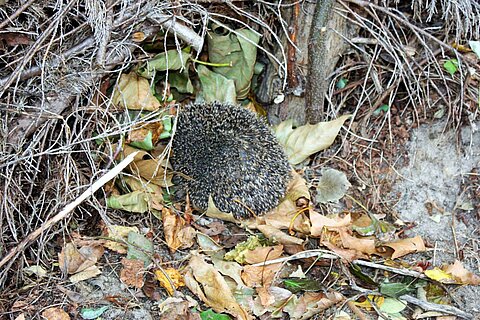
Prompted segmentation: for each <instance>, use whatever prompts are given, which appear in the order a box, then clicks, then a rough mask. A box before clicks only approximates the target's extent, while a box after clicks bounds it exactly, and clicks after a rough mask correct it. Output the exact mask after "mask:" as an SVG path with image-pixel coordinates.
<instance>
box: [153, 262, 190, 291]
mask: <svg viewBox="0 0 480 320" xmlns="http://www.w3.org/2000/svg"><path fill="white" fill-rule="evenodd" d="M155 276H156V278H157V280H158V281H159V282H160V286H161V287H163V288H165V290H167V292H168V294H169V295H170V296H173V293H174V292H175V289H177V288H180V287H183V286H185V280H184V279H183V276H182V275H181V274H180V272H178V270H177V269H174V268H166V269H163V272H162V270H155ZM172 285H173V287H172Z"/></svg>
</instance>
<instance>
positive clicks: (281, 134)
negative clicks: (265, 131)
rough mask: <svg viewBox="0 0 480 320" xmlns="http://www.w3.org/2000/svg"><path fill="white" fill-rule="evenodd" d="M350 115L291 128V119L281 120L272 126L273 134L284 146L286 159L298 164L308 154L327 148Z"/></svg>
mask: <svg viewBox="0 0 480 320" xmlns="http://www.w3.org/2000/svg"><path fill="white" fill-rule="evenodd" d="M350 117H351V115H343V116H341V117H340V118H337V119H335V120H333V121H328V122H320V123H317V124H315V125H312V124H306V125H303V126H301V127H298V128H296V129H293V120H292V119H289V120H286V121H283V122H282V123H280V124H279V125H278V126H276V127H275V128H274V131H275V136H276V137H277V139H278V141H279V142H280V144H282V145H283V146H284V148H285V151H286V153H287V156H288V161H289V162H290V163H291V164H299V163H300V162H302V161H304V160H305V159H307V158H308V157H309V156H310V155H312V154H314V153H316V152H318V151H321V150H324V149H326V148H328V147H329V146H330V145H331V144H332V143H333V141H334V140H335V138H336V137H337V135H338V132H339V131H340V128H341V127H342V125H343V123H344V122H345V121H346V120H347V119H349V118H350Z"/></svg>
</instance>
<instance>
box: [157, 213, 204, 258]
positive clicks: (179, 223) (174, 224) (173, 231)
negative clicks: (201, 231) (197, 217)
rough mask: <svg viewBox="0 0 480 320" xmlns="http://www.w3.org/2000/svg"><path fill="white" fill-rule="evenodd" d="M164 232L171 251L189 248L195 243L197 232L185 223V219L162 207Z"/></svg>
mask: <svg viewBox="0 0 480 320" xmlns="http://www.w3.org/2000/svg"><path fill="white" fill-rule="evenodd" d="M162 221H163V232H164V234H165V241H166V243H167V246H168V247H169V248H170V251H172V252H175V251H176V250H177V249H179V248H182V249H185V248H189V247H191V246H192V245H193V243H194V239H195V235H196V232H195V230H194V229H193V228H192V227H190V226H187V225H185V220H184V219H183V218H182V217H180V216H179V215H178V214H176V213H174V212H172V211H171V210H170V209H168V208H165V207H164V208H163V209H162Z"/></svg>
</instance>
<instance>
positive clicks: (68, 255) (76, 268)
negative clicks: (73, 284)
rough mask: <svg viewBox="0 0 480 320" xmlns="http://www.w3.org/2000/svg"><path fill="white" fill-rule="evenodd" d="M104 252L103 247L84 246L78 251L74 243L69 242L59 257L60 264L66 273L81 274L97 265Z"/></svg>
mask: <svg viewBox="0 0 480 320" xmlns="http://www.w3.org/2000/svg"><path fill="white" fill-rule="evenodd" d="M104 251H105V250H104V248H103V247H102V246H83V247H81V248H80V249H77V248H76V247H75V245H74V244H73V243H72V242H69V243H67V244H66V245H65V247H63V248H62V252H61V253H60V254H59V255H58V263H59V265H60V269H62V271H63V272H64V273H68V274H73V273H77V272H81V271H83V270H85V269H88V268H89V267H91V266H93V265H95V264H96V263H97V261H98V259H100V258H101V257H102V255H103V253H104Z"/></svg>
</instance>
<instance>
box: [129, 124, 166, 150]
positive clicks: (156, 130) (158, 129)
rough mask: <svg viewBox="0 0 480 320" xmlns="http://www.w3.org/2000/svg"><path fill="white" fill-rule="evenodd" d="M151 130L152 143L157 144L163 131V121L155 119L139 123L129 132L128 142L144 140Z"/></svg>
mask: <svg viewBox="0 0 480 320" xmlns="http://www.w3.org/2000/svg"><path fill="white" fill-rule="evenodd" d="M149 132H151V133H152V144H153V145H156V144H157V142H158V139H159V137H160V134H161V133H162V132H163V122H162V121H155V122H150V123H147V124H141V123H140V124H138V125H137V126H136V127H135V128H134V129H132V131H130V132H129V133H128V140H127V141H126V143H130V142H143V141H144V140H145V138H146V137H147V135H148V133H149Z"/></svg>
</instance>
